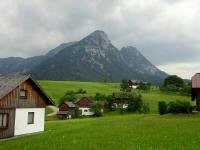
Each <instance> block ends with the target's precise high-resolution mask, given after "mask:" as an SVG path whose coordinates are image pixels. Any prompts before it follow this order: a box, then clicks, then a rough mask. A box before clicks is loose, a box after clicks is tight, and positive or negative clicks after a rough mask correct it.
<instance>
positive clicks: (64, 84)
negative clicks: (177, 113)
mask: <svg viewBox="0 0 200 150" xmlns="http://www.w3.org/2000/svg"><path fill="white" fill-rule="evenodd" d="M39 83H40V84H41V85H42V87H43V88H44V89H45V91H47V93H48V95H50V96H51V97H52V98H53V99H54V100H55V101H57V100H59V98H61V97H62V96H63V95H64V94H65V92H66V91H71V90H73V91H77V90H78V89H80V88H82V89H84V90H86V91H87V94H86V95H84V96H94V95H95V94H96V93H103V94H106V95H108V94H112V93H113V92H118V91H119V89H120V87H119V83H100V82H77V81H39ZM140 93H141V94H142V97H143V100H144V101H145V102H147V103H149V106H150V109H151V113H157V112H158V102H159V101H162V100H164V101H175V100H188V101H191V98H190V97H187V96H182V95H177V94H172V93H171V94H169V93H162V92H160V91H159V90H158V89H152V90H151V91H148V92H141V91H140Z"/></svg>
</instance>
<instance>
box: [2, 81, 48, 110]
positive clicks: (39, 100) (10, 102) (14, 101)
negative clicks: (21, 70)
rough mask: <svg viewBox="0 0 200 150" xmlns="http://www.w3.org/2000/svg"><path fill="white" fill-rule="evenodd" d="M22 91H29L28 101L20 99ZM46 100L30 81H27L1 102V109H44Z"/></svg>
mask: <svg viewBox="0 0 200 150" xmlns="http://www.w3.org/2000/svg"><path fill="white" fill-rule="evenodd" d="M20 89H24V90H27V94H28V95H27V99H23V98H20V96H19V92H20ZM44 107H45V98H44V97H43V96H42V94H41V93H40V92H39V90H38V89H37V87H36V86H34V84H32V82H31V81H30V80H27V81H25V82H24V83H22V84H21V85H19V86H18V87H17V88H15V89H14V90H13V91H11V92H10V93H9V94H8V95H6V96H5V97H3V98H2V99H1V100H0V108H44Z"/></svg>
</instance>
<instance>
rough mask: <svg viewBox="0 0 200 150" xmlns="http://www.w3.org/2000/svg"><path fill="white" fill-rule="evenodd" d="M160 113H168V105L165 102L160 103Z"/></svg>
mask: <svg viewBox="0 0 200 150" xmlns="http://www.w3.org/2000/svg"><path fill="white" fill-rule="evenodd" d="M158 111H159V114H160V115H163V114H166V113H167V103H166V102H165V101H160V102H158Z"/></svg>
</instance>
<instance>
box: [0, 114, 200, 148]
mask: <svg viewBox="0 0 200 150" xmlns="http://www.w3.org/2000/svg"><path fill="white" fill-rule="evenodd" d="M199 123H200V116H199V115H198V114H196V115H194V114H193V115H164V116H159V115H156V114H147V115H142V114H141V115H139V114H132V115H117V116H109V115H108V116H105V117H101V118H88V119H74V120H61V121H47V122H46V124H45V126H46V127H45V132H44V133H38V134H33V135H28V136H24V137H19V138H14V139H10V140H6V141H0V150H1V149H2V150H5V149H6V150H13V149H14V150H57V149H60V150H62V149H63V150H65V149H69V150H94V149H95V150H134V149H140V150H152V149H153V150H154V149H161V150H177V149H178V150H181V149H190V150H197V149H199V147H200V142H199V139H200V134H199V133H200V128H199Z"/></svg>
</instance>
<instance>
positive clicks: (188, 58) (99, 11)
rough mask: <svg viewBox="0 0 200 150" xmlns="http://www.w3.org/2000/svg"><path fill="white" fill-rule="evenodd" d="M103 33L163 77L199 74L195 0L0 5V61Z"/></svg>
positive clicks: (199, 24)
mask: <svg viewBox="0 0 200 150" xmlns="http://www.w3.org/2000/svg"><path fill="white" fill-rule="evenodd" d="M97 29H98V30H104V31H105V32H106V33H107V34H108V36H109V38H110V40H111V41H112V43H113V44H114V45H115V46H116V47H118V48H121V47H123V46H129V45H132V46H135V47H137V48H138V49H139V50H140V51H141V52H142V53H143V55H145V56H146V57H147V58H148V59H149V60H150V61H151V62H152V63H153V64H155V65H156V66H157V67H159V68H160V69H162V70H164V71H165V72H167V73H169V74H177V75H179V76H181V77H183V78H190V77H191V76H192V75H193V74H194V73H195V72H200V1H199V0H31V1H29V0H1V1H0V57H1V58H4V57H9V56H21V57H30V56H34V55H41V54H44V53H46V52H48V51H49V50H50V49H53V48H55V47H56V46H58V45H59V44H61V43H63V42H70V41H77V40H80V39H81V38H83V37H84V36H86V35H88V34H89V33H91V32H93V31H94V30H97Z"/></svg>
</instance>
